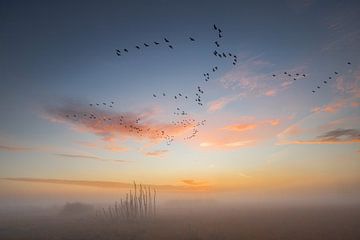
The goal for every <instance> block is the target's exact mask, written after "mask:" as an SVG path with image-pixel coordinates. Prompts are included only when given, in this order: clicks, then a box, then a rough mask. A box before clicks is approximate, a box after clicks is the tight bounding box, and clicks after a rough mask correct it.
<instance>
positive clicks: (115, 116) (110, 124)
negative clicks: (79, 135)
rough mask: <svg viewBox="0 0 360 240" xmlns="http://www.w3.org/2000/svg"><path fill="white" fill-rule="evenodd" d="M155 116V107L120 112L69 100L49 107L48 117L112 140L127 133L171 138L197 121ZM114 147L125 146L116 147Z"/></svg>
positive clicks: (138, 135)
mask: <svg viewBox="0 0 360 240" xmlns="http://www.w3.org/2000/svg"><path fill="white" fill-rule="evenodd" d="M154 117H155V114H154V113H153V112H151V111H148V112H145V113H131V112H125V113H117V112H113V111H104V110H101V109H98V108H96V107H88V106H85V105H82V104H67V105H64V106H60V107H55V108H49V109H47V111H46V118H47V119H49V120H50V121H53V122H56V123H67V124H70V125H71V126H72V127H73V128H74V129H75V130H77V131H84V132H90V133H93V134H95V135H98V136H101V137H102V139H103V140H104V141H107V142H110V143H111V142H114V140H115V139H116V138H126V137H131V138H134V139H139V140H140V139H148V140H151V141H160V140H164V141H168V140H169V139H173V138H174V137H175V136H178V135H181V134H183V133H185V132H187V131H188V130H190V129H192V128H193V127H194V126H195V124H196V123H195V122H188V123H185V124H182V125H179V124H178V125H175V124H172V123H161V122H157V121H155V120H153V118H154ZM110 149H111V147H110ZM112 150H125V149H121V148H119V147H118V148H114V147H113V148H112Z"/></svg>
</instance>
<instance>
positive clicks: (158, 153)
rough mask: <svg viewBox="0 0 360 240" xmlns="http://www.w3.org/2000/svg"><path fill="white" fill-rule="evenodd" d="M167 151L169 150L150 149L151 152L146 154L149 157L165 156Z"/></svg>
mask: <svg viewBox="0 0 360 240" xmlns="http://www.w3.org/2000/svg"><path fill="white" fill-rule="evenodd" d="M167 152H168V150H156V151H150V152H145V156H148V157H163V156H164V155H165V154H166V153H167Z"/></svg>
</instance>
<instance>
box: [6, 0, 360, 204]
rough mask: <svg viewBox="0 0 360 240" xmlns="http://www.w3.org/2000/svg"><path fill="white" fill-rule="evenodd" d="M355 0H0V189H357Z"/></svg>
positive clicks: (346, 192) (16, 193) (30, 192)
mask: <svg viewBox="0 0 360 240" xmlns="http://www.w3.org/2000/svg"><path fill="white" fill-rule="evenodd" d="M359 12H360V3H359V2H358V1H316V0H281V1H221V2H220V1H196V2H194V1H152V2H151V3H150V2H149V1H76V2H74V1H58V2H52V3H50V2H48V1H31V2H29V1H0V52H1V54H0V81H1V88H0V112H1V114H0V166H1V167H0V178H1V180H0V186H1V188H0V189H1V190H0V196H1V197H2V199H4V200H9V199H10V200H14V199H18V198H20V196H22V197H24V196H42V197H43V196H46V194H50V193H51V194H55V195H56V194H63V193H64V192H67V193H69V194H72V193H74V192H76V193H78V192H79V191H80V192H81V194H83V195H89V194H90V193H92V194H93V195H92V196H95V195H96V194H97V191H98V189H99V188H100V189H115V190H118V189H123V188H127V187H128V186H129V183H132V182H133V181H137V182H140V183H144V184H151V185H154V186H157V188H159V189H160V190H163V191H165V192H166V191H167V192H187V193H190V194H195V195H196V194H197V193H204V192H207V193H231V194H232V193H235V194H237V193H239V194H243V195H244V194H245V193H248V194H259V195H261V196H263V195H264V196H267V195H271V194H273V193H278V194H283V193H284V192H285V193H289V194H290V193H291V194H303V195H314V194H324V195H327V194H335V195H336V196H346V197H349V198H350V199H354V198H359V196H360V191H359V189H360V174H359V173H360V171H359V170H360V145H359V143H360V124H359V123H360V111H359V110H360V55H359V47H360V30H359V29H360V15H359ZM214 24H216V27H217V28H220V29H221V35H222V37H221V38H219V36H218V31H217V30H215V29H214V26H213V25H214ZM189 37H192V38H194V39H195V41H190V39H189ZM164 38H166V39H168V40H169V41H170V43H166V42H165V41H164ZM154 41H156V42H158V43H159V45H155V44H154V43H153V42H154ZM215 41H218V43H219V44H220V46H219V47H217V46H216V45H215V43H214V42H215ZM144 43H147V44H149V45H150V46H149V47H145V46H144V45H143V44H144ZM169 44H170V45H172V46H173V49H171V48H169V47H168V45H169ZM137 45H138V46H141V49H140V50H137V49H136V48H135V46H137ZM124 48H126V49H128V53H126V52H124V50H123V49H124ZM115 49H119V50H120V52H121V56H117V55H116V51H115ZM215 50H216V51H217V52H220V53H222V52H224V53H226V54H228V53H230V54H232V56H229V55H227V57H226V58H224V57H222V58H220V57H218V56H214V54H213V51H215ZM233 55H236V61H237V62H236V64H235V65H233V64H232V62H233V61H234V57H233ZM215 66H216V67H217V70H216V71H215V72H213V71H212V69H213V68H214V67H215ZM284 72H286V74H284ZM335 72H336V73H335ZM204 73H205V74H206V73H209V79H208V81H205V80H204V76H203V74H204ZM289 74H290V75H291V76H289ZM303 74H304V75H303ZM273 75H274V76H273ZM294 78H295V79H296V80H294ZM324 81H326V82H324ZM198 86H199V87H200V88H201V91H203V93H200V92H199V91H198V89H197V88H198ZM318 86H319V87H320V88H318ZM312 91H315V93H313V92H312ZM163 93H165V96H163ZM179 93H180V94H182V96H180V95H179ZM195 93H197V94H199V95H201V103H202V106H200V105H199V104H197V103H198V102H197V101H196V98H197V96H196V95H195ZM153 94H155V95H156V97H154V96H153ZM174 96H177V99H175V98H174ZM185 96H187V97H188V98H187V99H185ZM111 102H114V103H113V104H111ZM96 103H99V106H97V105H96ZM102 103H106V106H105V105H103V104H102ZM90 104H92V106H90ZM110 106H111V107H110ZM177 108H179V109H180V110H177ZM179 111H180V113H181V111H184V112H185V113H186V115H181V114H180V115H176V114H174V112H175V113H176V112H179ZM90 113H91V114H94V115H96V116H98V118H97V119H96V120H95V119H89V118H88V116H89V114H90ZM83 114H87V115H86V117H84V115H83ZM68 115H69V116H68ZM73 115H76V117H72V116H73ZM80 116H81V117H80ZM103 118H108V119H111V120H106V121H103ZM121 118H124V119H125V120H123V121H124V122H126V123H124V124H123V125H120V124H119V121H120V119H121ZM189 119H193V120H191V121H193V122H191V123H189V124H187V125H186V126H179V125H174V124H173V123H174V122H175V123H176V122H177V121H182V120H183V121H185V120H186V121H190V120H189ZM204 120H205V121H206V122H205V121H204ZM202 121H203V122H202ZM197 123H199V124H197ZM201 123H203V124H201ZM126 124H127V125H130V124H132V125H134V126H138V128H139V129H142V131H144V134H142V135H141V136H140V135H139V134H135V131H133V132H131V131H129V129H128V128H125V125H126ZM195 125H199V126H195ZM195 128H196V134H195V136H194V137H192V138H190V139H188V137H189V136H191V135H192V133H193V131H195V130H194V129H195ZM161 131H164V133H163V134H162V135H161ZM145 132H146V133H145ZM159 134H160V135H159ZM167 135H168V136H169V138H168V139H164V136H167ZM169 139H173V141H169ZM168 143H170V144H168ZM89 192H90V193H89ZM81 194H80V195H81ZM90 195H91V194H90ZM90 195H89V196H90ZM56 196H58V195H56ZM76 196H78V195H76Z"/></svg>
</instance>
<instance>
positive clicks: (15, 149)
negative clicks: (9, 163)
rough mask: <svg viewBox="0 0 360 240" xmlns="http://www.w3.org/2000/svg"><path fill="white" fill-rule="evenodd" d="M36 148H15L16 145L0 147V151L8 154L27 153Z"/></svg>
mask: <svg viewBox="0 0 360 240" xmlns="http://www.w3.org/2000/svg"><path fill="white" fill-rule="evenodd" d="M31 150H34V148H31V147H23V146H15V145H2V144H1V145H0V151H7V152H25V151H31Z"/></svg>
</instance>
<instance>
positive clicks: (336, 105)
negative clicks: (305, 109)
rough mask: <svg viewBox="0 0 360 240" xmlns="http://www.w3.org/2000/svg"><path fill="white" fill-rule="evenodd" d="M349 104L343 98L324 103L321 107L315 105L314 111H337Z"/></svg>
mask: <svg viewBox="0 0 360 240" xmlns="http://www.w3.org/2000/svg"><path fill="white" fill-rule="evenodd" d="M346 105H347V102H346V101H345V100H343V99H340V100H337V101H336V102H333V103H329V104H326V105H323V106H321V107H315V108H313V109H312V110H311V111H312V112H326V113H336V112H337V111H339V110H340V109H342V108H344V107H345V106H346Z"/></svg>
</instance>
